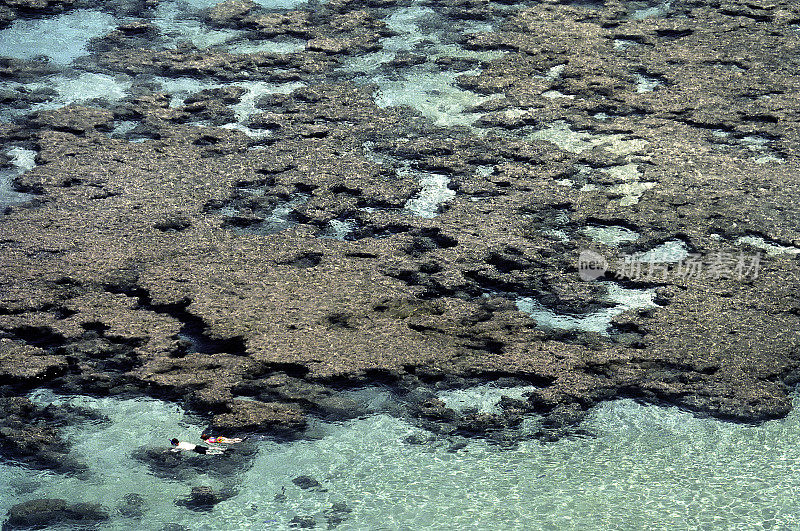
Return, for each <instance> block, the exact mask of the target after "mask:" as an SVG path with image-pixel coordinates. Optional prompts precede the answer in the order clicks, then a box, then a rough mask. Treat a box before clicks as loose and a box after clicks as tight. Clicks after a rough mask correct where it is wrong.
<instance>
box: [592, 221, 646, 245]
mask: <svg viewBox="0 0 800 531" xmlns="http://www.w3.org/2000/svg"><path fill="white" fill-rule="evenodd" d="M582 232H583V233H584V234H586V235H587V236H589V237H590V238H591V239H593V240H594V241H597V242H600V243H604V244H606V245H611V246H616V245H620V244H622V243H628V242H635V241H636V240H638V239H639V237H640V234H639V233H638V232H635V231H632V230H630V229H628V228H625V227H620V226H619V225H610V226H606V227H603V226H599V225H590V226H588V227H586V228H584V229H583V231H582Z"/></svg>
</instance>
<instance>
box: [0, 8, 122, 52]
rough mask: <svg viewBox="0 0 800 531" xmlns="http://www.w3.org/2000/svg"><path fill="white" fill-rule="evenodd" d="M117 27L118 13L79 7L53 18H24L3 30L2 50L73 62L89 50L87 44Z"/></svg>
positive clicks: (0, 45) (1, 35) (0, 36)
mask: <svg viewBox="0 0 800 531" xmlns="http://www.w3.org/2000/svg"><path fill="white" fill-rule="evenodd" d="M115 27H116V21H115V20H114V17H112V16H111V15H109V14H107V13H102V12H100V11H92V10H88V9H78V10H76V11H71V12H69V13H64V14H63V15H58V16H57V17H53V18H43V19H34V20H27V19H20V20H16V21H14V23H13V24H11V26H10V27H8V28H5V29H3V30H0V50H2V55H3V56H5V57H13V58H16V59H32V58H34V57H38V56H44V57H47V58H48V59H50V60H51V61H53V62H55V63H60V64H69V63H71V62H72V61H74V60H75V59H77V58H78V57H80V56H82V55H86V54H88V53H89V52H88V50H87V45H88V43H89V41H90V40H91V39H92V38H94V37H101V36H103V35H106V34H107V33H109V32H111V31H112V30H113V29H114V28H115Z"/></svg>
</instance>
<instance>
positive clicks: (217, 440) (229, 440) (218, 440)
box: [200, 433, 242, 444]
mask: <svg viewBox="0 0 800 531" xmlns="http://www.w3.org/2000/svg"><path fill="white" fill-rule="evenodd" d="M200 438H201V439H203V440H204V441H205V442H207V443H208V444H235V443H240V442H242V439H240V438H238V437H214V436H211V435H209V434H207V433H204V434H203V435H201V436H200Z"/></svg>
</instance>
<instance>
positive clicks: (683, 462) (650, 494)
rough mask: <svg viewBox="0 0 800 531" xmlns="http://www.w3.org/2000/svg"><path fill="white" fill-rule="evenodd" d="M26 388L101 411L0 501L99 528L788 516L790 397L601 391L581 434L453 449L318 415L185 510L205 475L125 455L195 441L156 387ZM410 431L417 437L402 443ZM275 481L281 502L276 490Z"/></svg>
mask: <svg viewBox="0 0 800 531" xmlns="http://www.w3.org/2000/svg"><path fill="white" fill-rule="evenodd" d="M497 392H498V391H497V389H495V388H492V387H491V386H484V387H479V388H475V389H474V390H473V391H472V395H470V394H468V393H463V392H462V393H460V394H453V393H450V395H447V393H444V394H443V397H444V398H448V399H449V400H456V401H460V404H462V405H465V404H466V405H470V404H472V405H474V406H475V407H480V406H481V405H482V404H486V403H487V401H488V402H492V401H493V396H495V395H497ZM512 392H513V391H509V393H512ZM37 396H38V400H39V401H43V402H47V401H50V400H55V401H61V402H63V401H69V402H71V403H73V404H77V405H82V406H84V407H89V408H92V409H97V410H98V411H100V412H102V413H104V414H105V415H107V416H108V417H110V419H111V422H110V423H83V424H81V425H79V426H73V427H70V428H68V429H66V430H65V434H66V436H67V438H68V439H69V440H71V441H72V442H73V443H74V450H73V452H74V453H75V454H76V455H77V456H79V457H81V458H83V459H85V460H86V461H88V462H89V465H90V477H89V479H88V480H82V481H81V480H78V479H77V478H74V477H66V476H62V475H56V474H51V473H46V472H44V473H43V472H33V471H29V470H26V469H24V468H21V467H17V466H13V465H12V464H11V463H8V462H4V463H2V464H0V487H1V488H3V492H5V493H7V494H6V495H5V496H3V497H2V499H1V500H0V512H2V513H5V511H6V510H7V509H8V508H9V507H10V506H11V505H13V504H15V503H19V502H21V501H24V500H29V499H35V498H40V497H63V498H66V499H69V500H74V501H86V502H100V503H102V504H103V505H105V506H106V507H107V508H109V509H110V511H111V513H112V515H113V516H112V519H111V520H109V521H108V522H107V523H106V524H104V525H102V526H100V527H99V529H123V528H131V527H133V528H136V529H154V530H155V529H161V528H162V527H163V526H164V525H166V524H168V523H177V524H181V525H184V526H186V527H187V528H189V529H287V528H288V527H289V522H290V521H291V520H292V519H293V518H295V517H296V516H303V517H310V518H313V519H314V520H315V521H316V522H317V525H318V528H325V527H327V524H328V522H335V521H338V520H341V522H339V523H338V526H337V527H336V528H337V529H433V528H435V529H476V528H478V529H489V528H493V529H642V528H649V529H654V528H685V529H691V528H702V529H731V528H737V529H751V528H754V527H761V526H762V525H763V526H764V527H765V528H774V529H793V528H796V527H797V526H798V525H800V518H798V515H800V498H798V496H797V494H798V490H800V489H799V488H798V486H797V482H796V478H797V475H798V473H800V414H798V410H797V408H795V409H794V410H793V412H792V413H791V414H790V415H789V416H788V417H787V418H786V419H784V420H778V421H770V422H767V423H765V424H764V425H762V426H757V427H754V426H743V425H739V424H731V423H726V422H721V421H717V420H713V419H701V418H696V417H694V416H692V415H691V414H689V413H686V412H682V411H680V410H678V409H677V408H671V407H658V406H645V405H641V404H638V403H635V402H633V401H631V400H617V401H614V402H608V403H605V404H603V405H601V406H600V407H598V408H596V409H595V410H593V411H592V412H591V414H590V416H589V418H588V419H587V420H586V422H585V423H584V425H583V428H584V429H586V430H587V431H588V432H589V433H591V434H592V436H590V437H580V438H566V439H562V440H560V441H557V442H554V443H546V444H542V443H539V442H537V441H534V440H529V441H523V442H522V443H521V444H520V445H519V446H518V447H517V448H515V449H501V448H500V447H498V446H495V445H492V444H490V443H487V442H485V441H482V440H472V441H469V442H468V443H467V445H466V446H465V447H463V448H461V449H459V450H457V451H452V450H449V448H450V445H449V444H448V443H447V441H445V440H442V439H437V438H434V437H431V436H430V434H428V433H427V432H425V431H423V430H421V429H420V428H416V427H414V426H412V425H410V424H408V423H407V422H405V421H403V420H401V419H398V418H394V417H391V416H389V415H386V414H375V415H372V416H369V417H366V418H361V419H357V420H352V421H348V422H343V423H333V424H331V423H322V422H319V423H318V424H317V425H316V426H315V431H316V433H317V434H318V437H319V438H317V439H315V440H304V441H299V442H291V443H277V442H273V441H267V440H264V441H259V442H257V443H256V444H257V449H258V452H257V454H256V456H255V458H254V459H253V461H252V465H251V466H250V468H249V469H245V468H246V467H242V469H240V470H239V471H238V472H236V473H234V474H232V475H231V476H229V477H227V478H225V482H224V483H227V484H229V485H232V486H233V487H234V488H235V489H236V490H237V491H238V494H237V495H236V496H234V497H232V498H230V499H228V500H226V501H223V502H221V503H219V504H218V505H216V506H215V507H214V508H213V509H212V510H210V511H199V512H198V511H193V510H190V509H188V508H186V507H182V506H179V505H176V504H175V503H174V502H175V500H176V499H180V498H182V497H185V496H186V495H187V494H188V492H189V490H190V489H191V487H192V486H199V485H208V486H211V487H213V488H215V489H219V488H221V487H222V486H224V485H223V482H221V481H220V479H219V478H217V477H213V476H212V475H204V474H202V473H200V474H199V475H197V476H195V477H193V478H192V479H191V480H179V479H164V478H158V477H156V476H154V475H152V474H151V473H150V472H149V470H148V468H147V467H146V466H145V465H144V464H142V463H140V462H139V461H136V460H133V459H131V457H130V456H131V454H132V452H134V451H137V450H136V449H137V448H139V447H140V446H146V447H154V448H162V447H163V448H164V449H166V448H167V446H168V443H167V439H168V438H170V437H173V436H175V437H179V438H183V439H184V440H190V441H196V442H199V439H198V435H199V433H200V431H201V429H202V426H201V424H200V423H199V421H198V420H196V419H193V418H191V417H189V416H187V415H186V414H185V413H184V412H183V411H182V410H181V409H180V408H178V407H177V406H175V405H171V404H167V403H164V402H160V401H156V400H145V399H138V400H115V399H91V398H85V397H71V398H64V397H53V396H52V395H49V394H48V393H39V394H38V395H37ZM796 405H800V404H796ZM465 407H466V406H465ZM532 420H533V419H532ZM411 435H416V436H417V437H416V438H415V440H416V441H418V442H423V443H422V444H410V443H409V442H408V441H407V439H408V437H409V436H411ZM429 439H430V440H429ZM425 441H427V442H425ZM226 458H227V457H226V456H208V457H206V459H226ZM300 475H307V476H310V477H312V478H314V479H316V480H317V481H319V483H320V484H321V486H320V488H317V489H307V490H303V489H301V488H299V487H298V486H296V485H295V484H293V483H292V479H294V478H295V477H297V476H300ZM282 488H285V500H284V501H280V500H276V498H275V495H276V494H279V493H281V492H282ZM131 492H133V493H139V494H141V495H142V496H143V497H144V511H145V512H144V515H143V516H142V518H141V519H140V520H138V519H135V518H125V517H122V516H121V515H120V514H119V512H118V511H115V510H114V508H115V506H116V505H117V504H118V503H119V502H120V501H121V500H122V499H123V497H124V496H125V495H126V494H128V493H131Z"/></svg>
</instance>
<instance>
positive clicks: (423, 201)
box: [405, 173, 456, 218]
mask: <svg viewBox="0 0 800 531" xmlns="http://www.w3.org/2000/svg"><path fill="white" fill-rule="evenodd" d="M417 177H418V179H419V184H420V186H421V189H420V191H419V193H418V194H417V195H415V196H414V197H412V198H411V199H409V200H408V201H406V204H405V209H406V210H407V211H409V212H410V213H411V214H413V215H415V216H419V217H421V218H434V217H436V216H437V215H438V214H439V209H440V208H441V207H440V205H442V204H443V203H446V202H447V201H449V200H450V199H452V198H453V197H455V195H456V193H455V191H454V190H451V189H450V188H448V186H447V185H448V184H449V183H450V178H449V177H448V176H446V175H440V174H437V173H419V175H418V176H417Z"/></svg>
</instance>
